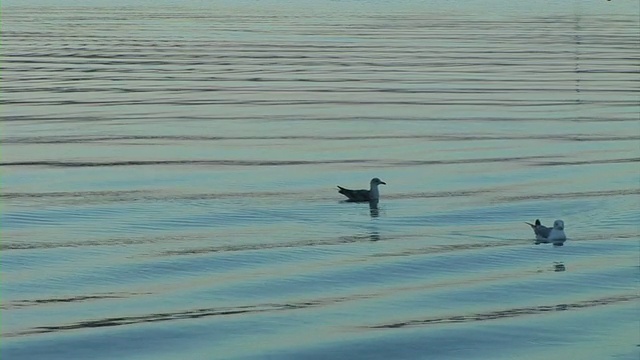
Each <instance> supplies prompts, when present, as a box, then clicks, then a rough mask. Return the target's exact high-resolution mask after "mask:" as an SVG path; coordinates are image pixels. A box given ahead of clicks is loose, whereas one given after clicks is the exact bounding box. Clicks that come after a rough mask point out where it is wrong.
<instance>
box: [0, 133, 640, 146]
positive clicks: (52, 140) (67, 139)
mask: <svg viewBox="0 0 640 360" xmlns="http://www.w3.org/2000/svg"><path fill="white" fill-rule="evenodd" d="M387 139H388V140H394V139H418V140H430V141H445V142H448V141H483V140H488V141H494V140H544V141H549V140H556V141H578V142H586V141H637V140H640V136H637V135H592V134H581V135H575V134H572V135H547V134H542V135H522V136H514V135H420V134H418V135H416V134H411V135H351V136H318V135H282V136H200V135H177V136H176V135H113V136H40V137H14V138H5V139H3V140H2V143H3V144H5V145H8V144H78V143H94V142H109V141H131V140H141V141H147V140H152V141H157V140H162V141H180V142H183V141H236V140H249V141H252V140H329V141H352V140H387ZM144 145H152V144H144ZM162 145H164V144H162Z"/></svg>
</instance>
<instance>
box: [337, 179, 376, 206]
mask: <svg viewBox="0 0 640 360" xmlns="http://www.w3.org/2000/svg"><path fill="white" fill-rule="evenodd" d="M380 184H382V185H387V183H386V182H384V181H382V180H380V179H378V178H373V179H371V182H370V188H369V190H350V189H345V188H343V187H342V186H338V192H339V193H340V194H342V195H344V196H346V197H348V198H349V201H354V202H365V201H369V202H371V201H375V202H377V201H378V200H379V199H380V192H379V191H378V185H380Z"/></svg>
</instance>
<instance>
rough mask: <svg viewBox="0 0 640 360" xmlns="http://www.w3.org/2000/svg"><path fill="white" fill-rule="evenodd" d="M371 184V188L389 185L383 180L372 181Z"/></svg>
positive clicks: (374, 179)
mask: <svg viewBox="0 0 640 360" xmlns="http://www.w3.org/2000/svg"><path fill="white" fill-rule="evenodd" d="M370 184H371V186H378V185H387V183H386V182H384V181H382V180H380V179H378V178H373V179H371V183H370Z"/></svg>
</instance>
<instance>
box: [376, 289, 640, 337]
mask: <svg viewBox="0 0 640 360" xmlns="http://www.w3.org/2000/svg"><path fill="white" fill-rule="evenodd" d="M639 298H640V295H638V294H629V295H619V296H612V297H606V298H600V299H594V300H585V301H579V302H575V303H569V304H555V305H541V306H532V307H523V308H514V309H507V310H498V311H491V312H484V313H476V314H469V315H453V316H447V317H435V318H428V319H421V320H407V321H403V322H397V323H390V324H382V325H373V326H366V327H365V328H368V329H397V328H404V327H417V326H428V325H437V324H456V323H466V322H475V321H487V320H497V319H505V318H512V317H518V316H527V315H536V314H545V313H553V312H559V311H570V310H579V309H584V308H591V307H596V306H605V305H612V304H618V303H623V302H629V301H633V300H636V299H639Z"/></svg>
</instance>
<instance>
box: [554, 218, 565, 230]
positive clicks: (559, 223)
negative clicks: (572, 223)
mask: <svg viewBox="0 0 640 360" xmlns="http://www.w3.org/2000/svg"><path fill="white" fill-rule="evenodd" d="M553 228H554V229H558V230H564V221H562V220H556V221H554V222H553Z"/></svg>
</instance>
